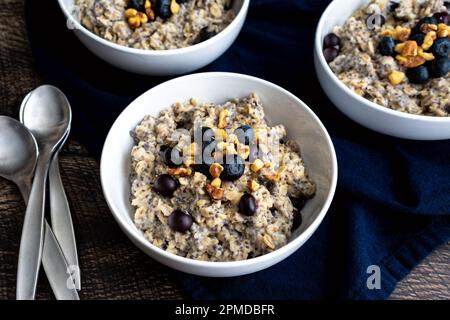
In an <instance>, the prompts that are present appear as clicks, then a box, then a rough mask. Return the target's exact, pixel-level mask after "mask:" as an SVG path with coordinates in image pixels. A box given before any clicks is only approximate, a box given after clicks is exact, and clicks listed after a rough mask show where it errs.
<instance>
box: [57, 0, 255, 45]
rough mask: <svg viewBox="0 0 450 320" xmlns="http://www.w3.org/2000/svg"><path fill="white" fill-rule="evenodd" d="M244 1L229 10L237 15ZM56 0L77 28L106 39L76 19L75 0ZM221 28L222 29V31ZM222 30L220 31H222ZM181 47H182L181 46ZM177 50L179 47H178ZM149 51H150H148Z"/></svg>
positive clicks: (235, 3)
mask: <svg viewBox="0 0 450 320" xmlns="http://www.w3.org/2000/svg"><path fill="white" fill-rule="evenodd" d="M246 1H248V0H234V1H233V2H232V4H231V10H233V12H234V14H235V16H237V15H238V14H239V12H240V11H241V9H242V8H243V7H244V4H245V3H246ZM58 2H59V5H60V7H61V9H62V10H63V12H64V13H65V15H66V16H71V17H72V19H71V20H72V22H74V23H75V24H76V27H77V28H79V29H80V30H82V31H83V32H87V33H89V34H90V35H92V36H94V37H96V38H98V39H101V40H102V41H106V40H104V39H102V38H100V37H99V36H97V35H96V34H94V33H92V32H90V31H89V30H87V29H86V28H84V26H82V25H81V23H80V22H79V20H78V18H79V17H78V13H79V10H78V8H77V6H76V0H58ZM228 27H229V25H228V26H227V28H228ZM227 28H225V29H224V30H226V29H227ZM224 30H223V31H224ZM223 31H222V32H223ZM110 43H112V42H110ZM112 44H114V43H112ZM114 45H116V44H114ZM117 46H119V45H117ZM119 47H122V46H119ZM191 47H192V46H191ZM182 49H183V48H182ZM175 50H177V49H175ZM178 50H179V49H178ZM141 51H145V52H147V51H148V50H141ZM167 51H174V50H164V52H167ZM150 52H151V51H150Z"/></svg>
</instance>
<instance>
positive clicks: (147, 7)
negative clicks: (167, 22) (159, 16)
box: [144, 0, 156, 21]
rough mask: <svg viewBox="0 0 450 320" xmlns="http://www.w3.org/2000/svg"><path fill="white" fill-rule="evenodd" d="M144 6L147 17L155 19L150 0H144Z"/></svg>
mask: <svg viewBox="0 0 450 320" xmlns="http://www.w3.org/2000/svg"><path fill="white" fill-rule="evenodd" d="M144 8H145V14H146V15H147V17H148V18H149V19H150V20H152V21H153V20H155V18H156V16H155V12H154V11H153V9H152V3H151V1H150V0H145V4H144Z"/></svg>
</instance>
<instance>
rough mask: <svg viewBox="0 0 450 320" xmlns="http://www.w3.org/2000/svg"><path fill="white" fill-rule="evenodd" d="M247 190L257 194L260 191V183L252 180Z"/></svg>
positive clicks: (249, 181)
mask: <svg viewBox="0 0 450 320" xmlns="http://www.w3.org/2000/svg"><path fill="white" fill-rule="evenodd" d="M247 188H248V190H250V192H255V191H256V190H258V189H259V183H258V182H256V181H255V180H253V179H250V180H248V181H247Z"/></svg>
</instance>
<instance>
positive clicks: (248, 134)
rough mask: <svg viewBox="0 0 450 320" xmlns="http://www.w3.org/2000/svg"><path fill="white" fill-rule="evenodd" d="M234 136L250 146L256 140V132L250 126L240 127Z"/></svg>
mask: <svg viewBox="0 0 450 320" xmlns="http://www.w3.org/2000/svg"><path fill="white" fill-rule="evenodd" d="M234 134H235V135H236V136H237V137H238V140H239V142H240V143H242V144H245V145H247V146H248V145H249V144H250V143H251V142H253V138H254V136H255V135H254V132H253V128H252V127H251V126H249V125H248V124H246V125H243V126H240V127H239V128H237V129H236V130H235V131H234Z"/></svg>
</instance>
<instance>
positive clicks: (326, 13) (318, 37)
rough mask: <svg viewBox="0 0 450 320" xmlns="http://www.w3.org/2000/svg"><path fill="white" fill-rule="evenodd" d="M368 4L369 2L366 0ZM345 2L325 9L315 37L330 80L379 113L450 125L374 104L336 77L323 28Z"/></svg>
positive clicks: (446, 119) (335, 1)
mask: <svg viewBox="0 0 450 320" xmlns="http://www.w3.org/2000/svg"><path fill="white" fill-rule="evenodd" d="M365 1H366V2H368V1H369V0H365ZM343 3H344V1H343V0H333V1H332V2H331V3H330V4H329V5H328V6H327V8H326V9H325V11H324V12H323V13H322V16H321V17H320V20H319V23H318V25H317V28H316V35H315V42H314V48H315V52H316V56H317V58H318V61H319V63H320V64H321V66H322V67H323V70H324V71H325V73H326V74H327V75H328V77H329V78H331V79H332V80H333V82H334V83H335V84H336V85H337V86H338V87H339V88H340V89H341V90H343V91H344V92H345V93H347V94H348V95H350V96H351V97H352V98H354V99H356V100H357V101H358V102H360V103H363V104H364V105H365V106H367V107H369V108H372V109H375V110H377V111H380V112H383V113H387V114H388V115H391V116H394V117H398V118H403V119H407V120H418V121H424V122H432V123H446V122H448V123H450V117H437V116H428V115H418V114H411V113H406V112H402V111H397V110H394V109H390V108H389V107H384V106H381V105H379V104H377V103H375V102H372V101H370V100H368V99H366V98H363V97H361V96H359V95H357V94H356V93H355V92H354V91H353V90H351V89H350V88H349V87H347V86H346V85H345V84H344V83H343V82H342V81H341V80H339V78H338V77H337V76H336V74H335V73H334V72H333V70H331V68H330V66H329V65H328V63H327V62H326V61H325V57H324V56H323V52H322V48H323V43H322V33H323V27H324V24H325V22H326V20H327V19H328V17H329V16H330V15H331V14H332V12H333V11H334V9H335V7H337V6H338V5H343Z"/></svg>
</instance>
